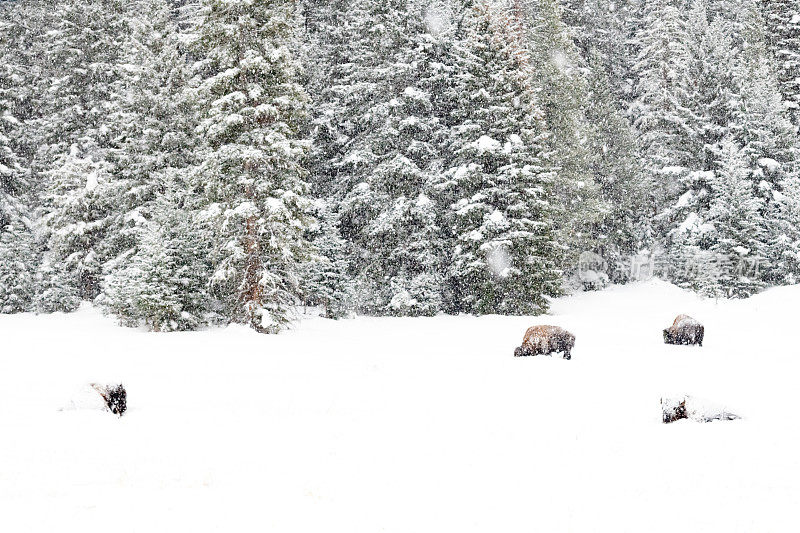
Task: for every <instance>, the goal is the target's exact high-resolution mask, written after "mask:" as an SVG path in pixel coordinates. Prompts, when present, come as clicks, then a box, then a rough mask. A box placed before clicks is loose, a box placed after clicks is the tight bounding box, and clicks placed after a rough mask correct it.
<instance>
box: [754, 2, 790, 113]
mask: <svg viewBox="0 0 800 533" xmlns="http://www.w3.org/2000/svg"><path fill="white" fill-rule="evenodd" d="M759 4H760V6H761V9H762V11H763V14H764V19H765V21H766V27H767V32H766V35H767V40H768V42H767V45H768V48H769V51H770V52H771V54H772V57H773V58H774V60H775V66H776V68H777V75H778V87H779V90H780V92H781V95H782V96H783V99H784V100H785V101H786V102H787V104H788V105H789V108H790V110H791V118H792V122H793V123H794V125H795V126H797V125H800V1H799V0H759Z"/></svg>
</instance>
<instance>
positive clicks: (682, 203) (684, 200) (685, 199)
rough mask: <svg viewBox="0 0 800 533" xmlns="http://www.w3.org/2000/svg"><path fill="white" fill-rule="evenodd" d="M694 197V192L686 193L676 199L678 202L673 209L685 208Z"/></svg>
mask: <svg viewBox="0 0 800 533" xmlns="http://www.w3.org/2000/svg"><path fill="white" fill-rule="evenodd" d="M693 197H694V191H691V190H689V191H686V192H685V193H683V194H682V195H681V197H680V198H678V202H677V203H676V204H675V207H686V206H687V205H689V203H690V202H691V201H692V198H693Z"/></svg>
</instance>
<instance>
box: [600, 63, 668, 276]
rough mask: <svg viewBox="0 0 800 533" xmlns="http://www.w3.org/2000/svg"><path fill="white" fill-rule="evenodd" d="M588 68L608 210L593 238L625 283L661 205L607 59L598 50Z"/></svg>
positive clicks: (603, 196) (610, 270)
mask: <svg viewBox="0 0 800 533" xmlns="http://www.w3.org/2000/svg"><path fill="white" fill-rule="evenodd" d="M588 68H589V74H588V97H587V100H588V104H589V105H588V106H587V107H586V111H585V113H586V119H587V121H588V123H589V125H590V129H589V134H588V142H589V161H590V169H591V175H592V177H593V179H594V181H595V183H597V185H598V187H599V193H600V198H601V199H602V200H603V203H604V205H605V206H606V207H605V209H604V212H603V217H602V219H601V220H600V221H599V222H598V223H597V224H596V225H595V226H594V229H593V234H594V239H595V240H596V241H597V243H598V245H597V250H598V253H599V254H600V256H601V257H603V258H604V259H605V261H606V263H607V265H608V272H607V274H608V276H609V278H610V280H611V281H612V282H614V283H624V282H625V281H627V280H628V277H629V276H630V260H631V257H632V256H633V255H635V254H636V253H637V252H638V250H639V249H640V248H642V247H643V245H644V243H645V242H646V241H647V240H648V238H649V236H650V227H649V226H650V218H651V217H652V215H653V214H654V211H655V206H653V205H652V204H651V203H648V190H647V185H648V183H647V182H646V181H645V173H644V171H643V168H642V165H641V164H640V162H639V160H638V153H639V146H638V144H637V142H636V138H635V136H634V133H633V130H632V128H631V126H630V124H629V122H628V120H627V119H626V118H625V117H624V116H623V115H622V113H621V112H619V111H618V110H617V109H616V102H615V99H614V96H613V92H612V89H611V86H610V84H609V81H608V78H607V76H606V71H605V69H604V68H603V66H602V59H601V58H600V57H599V56H598V55H596V54H595V53H594V52H592V53H591V56H590V58H589V63H588Z"/></svg>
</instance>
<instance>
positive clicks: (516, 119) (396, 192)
mask: <svg viewBox="0 0 800 533" xmlns="http://www.w3.org/2000/svg"><path fill="white" fill-rule="evenodd" d="M799 123H800V0H627V1H626V0H492V1H490V0H197V1H190V2H186V1H181V0H128V1H127V2H122V1H119V0H47V1H44V0H2V1H0V232H1V233H0V312H2V313H17V312H26V311H35V312H40V313H48V312H53V311H72V310H75V309H77V308H78V306H79V305H80V303H81V302H82V301H91V302H94V303H95V304H96V305H98V306H100V307H102V308H103V309H106V310H107V311H109V312H111V313H113V314H114V315H116V316H118V317H119V319H120V320H121V321H122V322H123V323H125V324H127V325H144V326H146V327H148V328H150V329H152V330H156V331H166V330H190V329H196V328H199V327H203V326H206V325H208V324H213V323H230V322H234V323H240V324H247V325H250V326H251V327H253V328H254V329H256V330H258V331H263V332H277V331H279V330H281V329H282V328H284V327H285V326H286V325H287V324H288V323H289V321H290V320H291V319H292V313H293V309H295V308H296V307H297V306H298V305H300V304H302V305H313V306H320V307H322V308H323V309H324V311H325V313H326V314H327V316H329V317H331V318H337V317H341V316H345V315H347V314H350V313H361V314H371V315H395V316H414V315H434V314H437V313H442V312H444V313H452V314H456V313H472V314H488V313H499V314H524V315H531V314H539V313H543V312H546V311H547V309H548V302H549V301H550V298H551V297H555V296H558V295H561V294H563V293H564V292H565V291H569V290H571V289H573V288H578V289H581V288H598V287H602V286H603V285H605V284H607V283H625V282H627V281H630V280H631V279H632V278H635V277H636V276H637V270H636V265H639V264H642V262H645V263H647V264H648V265H649V268H650V269H651V270H654V271H655V273H656V274H657V275H658V276H660V277H662V278H664V279H666V280H668V281H671V282H673V283H675V284H677V285H679V286H681V287H684V288H690V289H692V290H695V291H697V292H698V293H700V294H702V295H706V296H714V297H734V298H741V297H747V296H750V295H752V294H754V293H756V292H758V291H760V290H762V289H764V288H766V287H769V286H775V285H785V284H793V283H796V282H798V281H800V168H799V166H798V149H799V148H800V144H798V140H799V138H798V124H799ZM585 252H591V253H592V254H596V255H592V257H597V256H599V257H600V258H602V262H604V263H605V268H604V269H603V272H602V273H601V275H597V274H595V275H594V277H593V278H592V279H591V280H589V281H588V282H587V279H586V277H585V276H584V278H581V276H580V274H581V272H580V270H581V269H580V260H581V257H582V256H583V255H582V254H584V253H585Z"/></svg>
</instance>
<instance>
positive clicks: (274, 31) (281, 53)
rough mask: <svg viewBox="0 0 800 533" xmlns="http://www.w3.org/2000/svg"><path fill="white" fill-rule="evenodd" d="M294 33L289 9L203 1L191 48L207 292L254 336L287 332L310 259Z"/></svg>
mask: <svg viewBox="0 0 800 533" xmlns="http://www.w3.org/2000/svg"><path fill="white" fill-rule="evenodd" d="M295 29H296V20H295V18H294V7H293V2H289V1H288V0H254V1H250V0H238V1H232V2H231V1H227V2H224V1H221V0H205V1H203V2H202V4H201V9H200V12H199V18H198V22H197V26H196V28H195V29H194V33H195V37H194V41H193V45H192V51H193V53H194V54H195V55H196V56H197V57H198V61H197V62H196V63H195V66H194V71H195V73H196V87H197V89H196V99H197V107H198V110H199V111H200V112H201V113H202V116H201V120H200V123H199V125H198V126H197V130H196V131H197V133H198V134H199V135H201V136H202V137H203V138H204V139H205V142H206V147H205V148H204V149H203V151H202V153H201V154H200V156H199V157H200V161H199V163H198V164H197V165H196V166H195V168H194V170H193V173H194V183H195V184H196V185H197V187H198V189H200V190H202V194H203V195H204V198H205V202H206V204H207V207H206V210H205V212H206V215H207V216H208V217H209V218H210V219H211V220H212V221H213V229H214V250H213V257H214V272H213V274H212V278H211V279H212V289H213V292H214V294H215V295H216V296H217V297H219V298H220V300H221V301H222V303H223V305H224V308H225V311H224V312H225V314H226V316H228V317H229V318H230V320H232V321H233V322H238V323H243V324H249V325H250V326H251V327H253V328H254V329H256V330H257V331H260V332H277V331H279V330H280V329H282V328H284V327H285V326H286V325H287V323H288V321H289V319H290V313H291V309H290V308H291V306H292V305H293V304H294V303H295V302H296V298H297V294H298V288H297V283H298V277H299V269H300V264H301V263H302V262H303V261H304V260H305V259H306V256H307V255H308V250H309V243H308V242H307V241H306V240H305V238H304V228H305V226H306V225H307V223H308V222H307V220H306V218H307V217H306V215H305V212H306V210H307V208H308V206H307V203H308V202H307V199H306V197H305V196H306V193H307V189H308V187H307V185H306V182H305V177H306V171H305V169H304V168H303V167H302V166H301V160H302V158H303V155H304V152H305V150H306V143H304V142H303V141H302V140H301V139H299V138H298V132H299V128H300V124H301V121H302V120H303V118H304V115H305V113H306V108H307V105H308V101H307V97H306V94H305V92H304V91H303V89H302V87H300V85H299V84H298V83H297V79H298V72H297V68H298V66H297V64H296V63H295V61H294V59H293V57H292V54H291V51H290V49H289V45H291V44H292V32H293V31H294V30H295Z"/></svg>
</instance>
